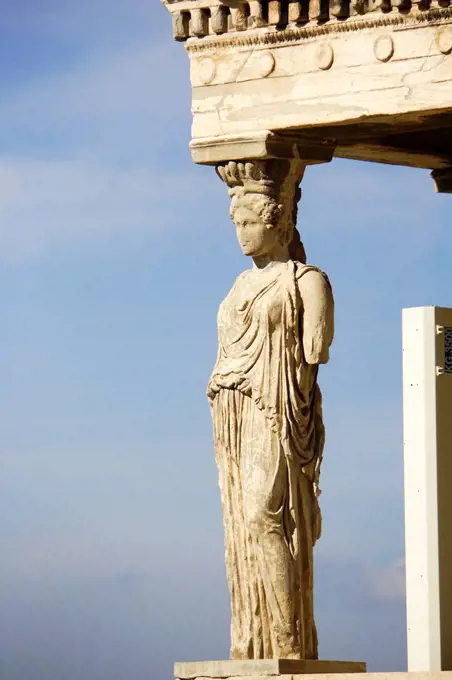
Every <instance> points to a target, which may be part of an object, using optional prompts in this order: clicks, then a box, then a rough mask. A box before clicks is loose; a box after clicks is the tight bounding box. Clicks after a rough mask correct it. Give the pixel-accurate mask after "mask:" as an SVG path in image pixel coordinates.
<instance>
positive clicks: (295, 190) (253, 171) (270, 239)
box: [217, 160, 306, 262]
mask: <svg viewBox="0 0 452 680" xmlns="http://www.w3.org/2000/svg"><path fill="white" fill-rule="evenodd" d="M295 164H296V165H295ZM294 165H295V167H294ZM303 170H304V166H301V164H300V163H298V164H297V162H296V161H295V162H294V161H279V160H273V161H272V160H270V161H255V162H248V163H235V162H234V161H231V162H229V163H227V164H225V165H221V166H218V167H217V172H218V175H219V176H220V178H221V179H222V180H223V181H224V182H225V183H226V184H227V185H228V187H229V194H230V196H231V208H230V215H231V218H232V221H233V222H234V224H235V226H236V229H237V238H238V241H239V244H240V247H241V249H242V251H243V253H244V254H245V255H249V256H251V257H262V256H267V255H271V254H272V253H273V252H276V251H278V252H281V250H282V249H283V250H284V249H287V250H288V252H289V257H291V259H297V260H301V261H303V262H304V261H305V260H306V255H305V252H304V248H303V246H302V244H301V241H300V237H299V234H298V231H297V230H296V227H295V224H296V218H297V204H298V200H299V198H300V196H301V191H300V189H299V186H298V184H299V182H300V180H301V177H302V174H303Z"/></svg>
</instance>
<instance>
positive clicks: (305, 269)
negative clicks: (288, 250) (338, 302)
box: [293, 262, 332, 290]
mask: <svg viewBox="0 0 452 680" xmlns="http://www.w3.org/2000/svg"><path fill="white" fill-rule="evenodd" d="M293 264H294V271H295V278H296V279H297V281H298V282H299V285H303V283H305V282H306V283H307V281H308V279H309V280H313V279H314V280H315V279H316V280H317V283H318V284H319V283H320V284H321V285H323V286H326V287H327V288H329V289H330V290H331V289H332V287H331V283H330V280H329V278H328V276H327V275H326V274H325V272H324V271H323V270H322V269H320V267H316V266H315V265H313V264H303V263H302V262H294V263H293ZM306 274H309V276H308V277H307V278H306V279H305V280H304V281H303V278H304V277H306Z"/></svg>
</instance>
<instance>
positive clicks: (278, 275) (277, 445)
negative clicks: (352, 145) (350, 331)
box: [208, 160, 334, 659]
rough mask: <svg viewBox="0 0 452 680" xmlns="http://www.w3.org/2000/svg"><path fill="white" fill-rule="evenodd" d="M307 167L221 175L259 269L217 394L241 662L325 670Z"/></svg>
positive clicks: (324, 287)
mask: <svg viewBox="0 0 452 680" xmlns="http://www.w3.org/2000/svg"><path fill="white" fill-rule="evenodd" d="M303 172H304V165H303V163H302V162H301V161H298V160H294V161H267V162H260V163H259V162H257V163H244V164H237V163H234V162H231V163H228V164H225V165H222V166H220V167H218V174H219V175H220V177H221V178H222V180H223V181H224V182H225V183H226V184H227V185H228V187H229V193H230V195H231V199H232V200H231V217H232V220H233V222H234V223H235V226H236V230H237V237H238V241H239V244H240V246H241V248H242V251H243V252H244V254H245V255H248V256H250V257H251V258H252V259H253V267H252V269H250V270H247V271H245V272H244V273H243V274H241V275H240V276H239V277H238V279H237V281H236V282H235V284H234V286H233V287H232V289H231V291H230V293H229V294H228V296H227V297H226V299H225V300H224V301H223V303H222V304H221V306H220V310H219V313H218V331H219V351H218V359H217V362H216V365H215V368H214V370H213V374H212V377H211V380H210V383H209V386H208V396H209V399H210V404H211V409H212V416H213V424H214V438H215V453H216V461H217V465H218V470H219V482H220V489H221V497H222V505H223V515H224V529H225V548H226V567H227V575H228V581H229V588H230V594H231V605H232V620H231V658H232V659H269V658H283V659H284V658H286V659H291V658H292V659H300V658H301V659H316V658H317V655H318V643H317V633H316V627H315V622H314V611H313V554H312V553H313V547H314V544H315V542H316V540H317V539H318V538H319V536H320V532H321V516H320V509H319V505H318V500H317V498H318V495H319V489H318V482H319V474H320V464H321V460H322V453H323V444H324V427H323V420H322V398H321V393H320V389H319V387H318V384H317V374H318V367H319V364H322V363H326V362H327V361H328V358H329V347H330V344H331V342H332V339H333V313H334V304H333V296H332V291H331V286H330V283H329V281H328V279H327V277H326V275H325V274H324V273H323V272H321V271H320V270H319V269H318V268H317V267H314V266H311V265H307V264H306V255H305V252H304V248H303V246H302V243H301V241H300V238H299V234H298V231H296V229H295V221H296V211H297V201H298V198H299V195H300V192H299V189H298V184H299V182H300V180H301V178H302V176H303Z"/></svg>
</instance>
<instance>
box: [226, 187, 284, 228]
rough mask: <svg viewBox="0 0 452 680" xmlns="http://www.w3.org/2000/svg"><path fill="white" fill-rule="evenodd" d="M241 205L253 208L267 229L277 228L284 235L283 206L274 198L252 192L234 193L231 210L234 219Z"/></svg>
mask: <svg viewBox="0 0 452 680" xmlns="http://www.w3.org/2000/svg"><path fill="white" fill-rule="evenodd" d="M241 206H246V207H247V208H249V210H252V212H254V213H255V214H256V216H257V217H258V219H260V220H261V221H262V222H263V224H265V226H266V227H267V229H277V230H278V231H280V232H281V236H282V233H283V230H282V229H281V227H280V220H281V212H282V206H281V205H279V203H278V202H277V201H276V200H275V199H274V198H272V197H271V196H266V195H265V194H258V193H251V192H246V193H245V192H237V193H234V194H233V196H232V201H231V208H230V211H229V214H230V216H231V219H232V220H233V221H234V215H235V212H236V210H237V209H238V208H239V207H241Z"/></svg>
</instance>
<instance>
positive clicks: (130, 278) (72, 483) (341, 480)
mask: <svg viewBox="0 0 452 680" xmlns="http://www.w3.org/2000/svg"><path fill="white" fill-rule="evenodd" d="M0 7H1V16H2V20H1V23H0V80H1V97H0V150H1V152H0V309H1V312H2V332H1V334H0V365H1V367H2V380H1V381H0V403H1V416H0V447H1V448H0V464H1V470H0V552H1V554H2V570H1V573H0V612H1V613H0V676H1V678H2V680H41V679H42V680H44V679H45V680H49V678H64V679H65V680H79V679H80V678H90V680H107V679H108V680H123V679H124V678H128V679H130V680H145V679H146V680H148V679H149V678H163V677H168V678H169V677H171V675H172V663H173V661H174V660H189V659H193V660H196V659H208V658H213V659H215V658H217V659H219V658H224V657H226V655H227V652H228V607H229V603H228V594H227V587H226V581H225V574H224V566H223V535H222V523H221V510H220V500H219V492H218V489H217V478H216V470H215V464H214V458H213V447H212V439H211V424H210V414H209V410H208V406H207V401H206V398H205V387H206V383H207V380H208V376H209V373H210V370H211V368H212V365H213V361H214V359H215V356H216V329H215V317H216V309H217V306H218V304H219V302H220V301H221V299H222V298H223V297H224V295H225V294H226V293H227V291H228V289H229V287H230V286H231V284H232V282H233V280H234V278H235V276H236V275H237V274H238V273H239V272H240V271H242V270H243V269H244V268H246V267H247V266H248V263H247V261H246V260H245V258H244V257H243V256H242V255H241V253H240V251H239V248H238V246H237V244H236V241H235V235H234V230H233V227H232V224H231V223H230V221H229V218H228V198H227V193H226V191H225V188H224V187H223V186H222V185H221V183H220V182H219V180H218V179H217V177H216V175H215V173H214V171H213V170H212V169H209V168H202V167H197V166H194V165H193V164H192V163H191V160H190V156H189V152H188V142H189V138H190V122H191V121H190V91H189V82H188V60H187V56H186V54H185V52H184V49H183V47H182V46H181V45H178V44H176V43H173V41H172V38H171V27H170V23H171V22H170V18H169V16H167V12H166V10H165V9H164V8H163V7H161V6H160V4H159V3H158V2H156V0H146V1H145V0H115V2H114V3H113V2H111V0H109V1H108V2H107V1H106V0H79V1H78V2H76V3H74V2H73V1H72V0H41V1H40V2H39V3H36V2H32V1H31V0H20V1H19V2H16V3H10V2H6V0H1V2H0ZM448 210H449V213H448ZM448 214H450V198H449V197H447V196H446V197H445V196H439V195H435V193H434V191H433V185H432V182H431V180H430V178H429V176H428V173H427V172H426V171H422V170H413V169H403V168H394V167H390V166H387V167H385V166H378V165H371V164H362V163H361V164H360V163H353V162H348V161H347V162H346V161H340V160H335V161H334V162H333V163H331V164H329V165H325V166H320V167H316V168H311V169H309V170H308V172H307V174H306V176H305V179H304V182H303V199H302V203H301V206H300V219H299V226H300V230H301V233H302V237H303V240H304V242H305V245H306V249H307V251H308V256H309V259H310V261H311V262H312V263H315V264H317V265H319V266H321V267H322V268H323V269H325V271H327V272H328V274H329V276H330V278H331V281H332V283H333V286H334V289H335V295H336V304H337V336H336V341H335V345H334V349H333V352H332V360H331V363H330V365H328V366H327V367H325V368H322V371H321V383H322V388H323V391H324V398H325V419H326V424H327V436H328V441H327V447H326V451H325V463H324V469H323V477H322V487H323V490H324V494H323V496H322V508H323V512H324V535H323V538H322V540H321V542H320V543H319V545H318V549H317V553H316V559H317V562H316V569H317V580H316V591H317V599H316V609H317V619H318V627H319V634H320V653H321V655H322V657H323V658H338V659H356V660H361V659H362V660H367V661H368V663H369V667H370V669H371V670H381V671H383V670H402V669H404V667H405V663H406V661H405V618H404V617H405V615H404V581H403V579H404V574H403V554H404V545H403V480H402V433H401V412H402V404H401V349H400V345H401V332H400V326H401V308H402V307H408V306H415V305H424V304H439V305H444V306H448V305H450V304H451V300H450V294H448V291H450V289H451V286H452V271H451V269H450V262H449V258H448V253H450V251H451V246H452V232H451V230H450V225H449V221H450V220H449V219H448V218H447V215H448Z"/></svg>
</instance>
